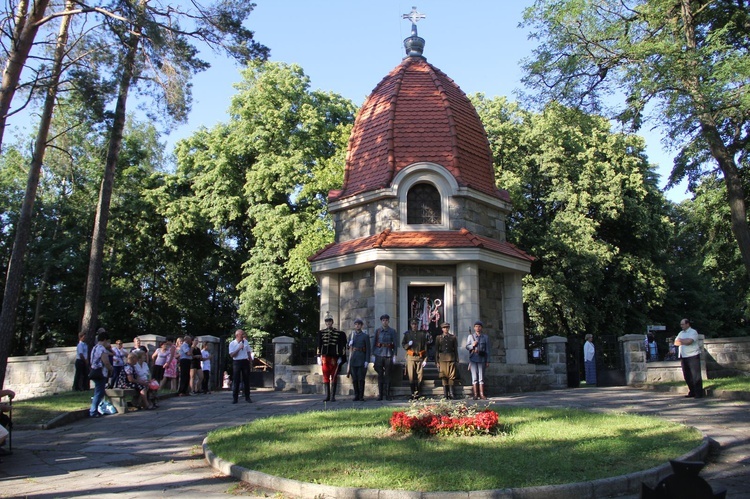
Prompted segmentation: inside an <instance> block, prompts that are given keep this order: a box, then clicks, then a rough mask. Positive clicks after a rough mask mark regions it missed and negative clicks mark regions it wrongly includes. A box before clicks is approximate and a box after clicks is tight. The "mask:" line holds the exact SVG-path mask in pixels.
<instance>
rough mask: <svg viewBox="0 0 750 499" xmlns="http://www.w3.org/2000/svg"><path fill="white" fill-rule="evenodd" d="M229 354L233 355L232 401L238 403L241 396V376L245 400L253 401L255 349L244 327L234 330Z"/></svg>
mask: <svg viewBox="0 0 750 499" xmlns="http://www.w3.org/2000/svg"><path fill="white" fill-rule="evenodd" d="M229 356H230V357H232V403H233V404H236V403H237V401H238V399H239V396H240V378H242V385H243V392H244V394H245V402H252V400H251V399H250V360H251V359H252V358H253V349H252V348H251V347H250V343H248V341H247V338H245V331H243V330H242V329H238V330H237V331H235V332H234V340H232V342H231V343H230V344H229Z"/></svg>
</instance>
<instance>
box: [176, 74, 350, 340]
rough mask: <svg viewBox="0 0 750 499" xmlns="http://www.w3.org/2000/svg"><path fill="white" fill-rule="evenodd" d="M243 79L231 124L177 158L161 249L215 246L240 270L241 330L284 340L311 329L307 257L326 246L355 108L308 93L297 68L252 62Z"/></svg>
mask: <svg viewBox="0 0 750 499" xmlns="http://www.w3.org/2000/svg"><path fill="white" fill-rule="evenodd" d="M242 74H243V81H242V82H240V83H239V84H238V85H237V89H238V93H237V95H235V96H234V98H233V99H232V105H231V108H230V110H229V112H230V116H231V119H230V121H229V122H228V123H226V124H221V125H218V126H216V127H214V128H213V129H211V130H201V131H199V132H197V133H196V134H195V135H194V136H192V137H190V138H188V139H187V140H185V141H182V142H181V143H180V144H178V146H177V148H176V156H177V163H178V168H177V172H176V174H175V176H174V179H172V180H171V181H173V182H177V183H178V184H179V185H181V186H182V189H183V192H182V195H181V196H178V197H177V198H176V199H174V200H173V201H171V202H170V203H169V205H168V206H167V207H166V208H165V214H166V215H167V216H168V219H169V224H168V228H167V230H168V232H167V241H168V242H170V244H172V241H174V240H175V238H178V237H183V236H185V235H187V234H190V233H194V232H195V231H196V230H206V229H207V228H208V229H209V230H210V231H212V232H213V233H214V234H216V235H217V236H219V237H220V238H221V241H219V244H220V245H221V246H223V247H226V248H230V250H231V254H232V259H233V261H234V262H235V264H237V265H239V266H240V267H241V276H242V277H241V280H239V282H238V290H239V292H240V300H239V302H240V305H239V312H240V316H241V319H242V321H243V322H247V323H249V324H251V325H252V326H253V327H255V328H258V329H260V330H265V331H267V332H269V333H270V332H272V331H273V332H274V333H275V332H282V331H285V332H286V334H288V332H289V331H290V330H292V331H295V330H297V328H298V327H299V323H300V322H301V323H303V324H304V325H303V326H302V327H303V328H311V327H315V326H314V324H315V325H316V321H314V320H313V319H314V317H313V316H312V314H311V312H312V311H314V309H315V307H316V305H317V304H316V303H315V300H314V293H312V294H311V290H312V289H314V287H315V281H314V279H313V277H312V274H311V272H310V266H309V263H308V262H307V257H308V256H310V255H311V254H312V253H314V252H315V251H316V250H317V249H319V248H321V247H322V246H324V245H325V244H327V243H329V242H330V241H332V240H333V231H332V228H331V221H330V220H329V218H328V216H327V212H326V196H327V193H328V191H329V190H330V189H334V188H336V187H339V186H340V183H341V178H342V175H341V172H342V171H343V163H344V152H345V149H346V147H345V144H346V142H345V141H346V139H347V138H348V135H349V131H350V129H351V124H352V122H353V115H354V106H353V105H352V104H351V102H349V101H347V100H345V99H343V98H341V97H340V96H337V95H334V94H330V93H323V92H319V91H311V90H310V89H309V86H310V83H309V78H308V77H307V76H306V75H305V74H304V72H303V71H302V69H301V68H300V67H298V66H295V65H286V64H280V63H261V62H255V63H252V64H250V65H249V66H248V67H247V69H245V70H244V71H243V73H242ZM300 305H303V307H302V308H299V306H300ZM295 322H296V324H295ZM277 328H278V329H279V331H276V329H277ZM284 328H285V329H284Z"/></svg>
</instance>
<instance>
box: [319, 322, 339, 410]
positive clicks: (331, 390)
mask: <svg viewBox="0 0 750 499" xmlns="http://www.w3.org/2000/svg"><path fill="white" fill-rule="evenodd" d="M325 323H326V327H325V329H321V330H320V331H318V365H319V366H321V368H322V369H323V386H324V387H325V391H326V398H325V401H326V402H328V401H329V400H330V401H331V402H336V376H337V375H338V374H339V371H340V370H341V364H343V363H344V362H346V333H344V332H343V331H341V330H338V329H336V328H335V327H333V317H331V315H330V314H326V318H325Z"/></svg>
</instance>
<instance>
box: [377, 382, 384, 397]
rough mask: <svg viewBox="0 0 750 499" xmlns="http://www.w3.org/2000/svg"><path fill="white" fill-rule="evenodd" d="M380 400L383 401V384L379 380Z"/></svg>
mask: <svg viewBox="0 0 750 499" xmlns="http://www.w3.org/2000/svg"><path fill="white" fill-rule="evenodd" d="M378 400H383V382H382V381H380V380H378Z"/></svg>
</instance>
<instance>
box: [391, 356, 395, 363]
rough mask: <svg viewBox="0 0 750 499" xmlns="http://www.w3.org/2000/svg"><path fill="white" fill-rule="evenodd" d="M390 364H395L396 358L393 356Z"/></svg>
mask: <svg viewBox="0 0 750 499" xmlns="http://www.w3.org/2000/svg"><path fill="white" fill-rule="evenodd" d="M391 362H393V363H394V364H395V363H396V356H395V355H394V356H393V358H392V359H391Z"/></svg>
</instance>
